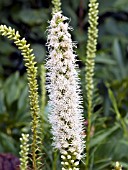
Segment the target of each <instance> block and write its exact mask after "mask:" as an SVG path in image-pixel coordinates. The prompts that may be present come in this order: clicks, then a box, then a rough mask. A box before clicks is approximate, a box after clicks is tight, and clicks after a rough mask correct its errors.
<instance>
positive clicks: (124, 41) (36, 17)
mask: <svg viewBox="0 0 128 170" xmlns="http://www.w3.org/2000/svg"><path fill="white" fill-rule="evenodd" d="M87 4H88V1H87V0H62V10H63V13H64V15H66V16H68V17H69V18H70V20H71V21H70V25H71V26H72V27H73V29H74V30H73V31H72V32H71V34H72V38H73V40H74V41H77V46H78V48H77V49H76V51H77V54H78V59H79V61H78V64H79V66H80V71H81V75H80V76H81V81H82V91H83V92H84V94H83V97H84V100H85V101H86V95H85V90H84V89H85V87H84V86H85V82H84V74H85V66H84V63H85V58H86V41H87V28H88V15H87V14H88V7H87ZM51 8H52V5H51V0H47V1H44V0H6V1H5V0H0V23H1V24H6V25H8V26H11V27H13V28H15V29H16V30H19V32H20V34H21V35H22V37H25V38H26V39H27V41H28V42H29V43H30V44H31V47H32V48H33V49H34V53H35V55H36V61H37V63H38V66H39V68H40V65H41V64H42V63H44V62H45V58H46V54H47V53H46V50H47V49H46V47H45V43H46V37H47V32H46V29H47V27H48V20H50V19H51ZM98 27H99V38H98V45H97V49H98V50H97V55H96V67H95V87H96V89H97V93H96V96H94V104H95V107H94V114H93V117H92V134H91V135H92V139H91V143H90V146H91V154H90V170H102V169H104V170H108V169H112V166H113V163H114V162H115V161H120V162H121V163H122V165H123V167H124V169H127V168H128V154H127V152H128V102H127V101H128V76H127V75H128V67H127V64H128V1H127V0H112V1H111V0H107V1H106V0H99V26H98ZM39 70H40V69H39ZM38 80H39V83H40V78H38ZM39 91H40V89H39ZM27 95H28V87H27V80H26V69H25V67H24V63H23V57H22V56H21V54H20V52H19V51H18V50H17V48H16V46H15V45H14V44H13V42H9V41H8V40H7V39H6V38H3V37H0V152H11V153H13V154H15V155H18V152H19V137H20V135H21V133H22V132H29V130H30V125H29V124H28V122H30V120H31V116H30V112H29V105H28V97H27ZM84 103H85V102H84ZM84 107H85V111H84V114H85V118H86V117H87V116H86V105H85V104H84ZM47 113H48V109H47V105H46V109H45V114H44V136H43V138H44V148H43V150H44V154H45V157H46V160H45V161H44V164H45V168H46V169H51V167H52V166H53V165H52V163H53V162H54V161H53V159H54V157H55V154H54V153H53V152H52V150H51V146H50V145H51V140H50V138H51V135H50V134H49V124H48V122H47ZM83 161H84V160H83ZM81 167H82V169H83V163H81Z"/></svg>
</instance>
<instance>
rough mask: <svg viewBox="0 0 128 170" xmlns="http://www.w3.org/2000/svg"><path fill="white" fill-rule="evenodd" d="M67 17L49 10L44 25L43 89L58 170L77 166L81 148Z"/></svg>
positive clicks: (75, 75) (73, 169)
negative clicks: (46, 94) (49, 17)
mask: <svg viewBox="0 0 128 170" xmlns="http://www.w3.org/2000/svg"><path fill="white" fill-rule="evenodd" d="M67 20H68V18H67V17H65V16H63V15H62V13H61V12H56V13H54V14H53V17H52V20H51V21H50V26H49V28H48V40H47V46H48V51H49V55H48V59H47V63H46V67H47V69H48V73H47V89H48V92H49V98H50V101H49V105H50V108H51V111H50V112H51V114H50V115H49V121H50V123H51V125H52V134H53V141H54V142H53V145H54V147H55V148H57V149H59V150H60V153H61V159H62V162H61V164H62V170H67V169H69V170H78V169H79V161H80V159H81V158H82V154H83V150H84V140H83V138H84V137H85V135H83V117H82V111H83V109H82V106H81V103H82V98H81V95H80V93H81V91H80V87H79V78H78V73H77V71H76V69H77V65H76V64H75V61H76V55H75V53H74V52H73V47H74V46H75V44H74V43H73V42H72V40H71V35H70V33H69V30H70V29H71V28H70V27H69V24H68V22H66V21H67Z"/></svg>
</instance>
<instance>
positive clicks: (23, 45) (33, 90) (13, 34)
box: [0, 25, 40, 170]
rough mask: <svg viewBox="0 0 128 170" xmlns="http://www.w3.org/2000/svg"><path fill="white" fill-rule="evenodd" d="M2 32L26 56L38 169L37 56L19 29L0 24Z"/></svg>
mask: <svg viewBox="0 0 128 170" xmlns="http://www.w3.org/2000/svg"><path fill="white" fill-rule="evenodd" d="M0 34H1V35H2V36H6V37H7V38H8V39H10V40H13V41H14V43H15V44H16V46H17V47H18V49H19V50H21V54H22V55H23V57H24V61H25V66H26V67H27V78H28V85H29V98H30V110H31V114H32V144H31V151H32V161H33V170H37V162H38V155H37V154H36V152H37V151H39V150H40V149H39V148H38V143H39V141H40V140H39V139H38V138H39V130H38V129H39V123H40V122H39V104H38V85H37V79H36V77H37V67H36V66H35V64H36V62H35V61H34V60H35V56H34V54H33V53H32V51H33V50H32V49H30V44H27V41H26V40H25V38H22V39H20V35H19V32H18V31H15V29H12V28H11V27H7V26H6V25H0ZM37 141H38V142H37Z"/></svg>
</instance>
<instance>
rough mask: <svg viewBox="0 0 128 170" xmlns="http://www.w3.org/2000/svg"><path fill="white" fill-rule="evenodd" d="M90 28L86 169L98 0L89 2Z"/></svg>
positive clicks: (87, 71) (87, 57) (87, 65)
mask: <svg viewBox="0 0 128 170" xmlns="http://www.w3.org/2000/svg"><path fill="white" fill-rule="evenodd" d="M88 15H89V28H88V40H87V54H86V62H85V69H86V74H85V80H86V95H87V113H88V127H87V141H86V170H89V155H90V146H89V144H90V132H91V116H92V112H93V89H94V82H93V76H94V67H95V56H96V54H95V53H96V45H97V37H98V29H97V25H98V3H97V0H90V2H89V13H88Z"/></svg>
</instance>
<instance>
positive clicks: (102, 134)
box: [90, 125, 118, 147]
mask: <svg viewBox="0 0 128 170" xmlns="http://www.w3.org/2000/svg"><path fill="white" fill-rule="evenodd" d="M117 129H118V126H116V125H115V126H113V127H112V128H110V129H107V130H106V129H104V130H101V131H99V132H98V133H97V134H95V135H94V136H93V138H92V139H91V142H90V147H94V146H96V145H99V144H101V143H102V142H103V141H104V140H105V139H106V138H107V137H108V136H109V135H111V134H112V133H113V132H114V131H116V130H117Z"/></svg>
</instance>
